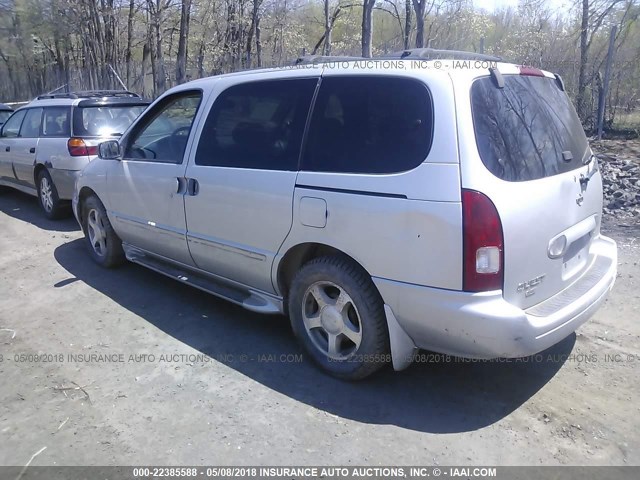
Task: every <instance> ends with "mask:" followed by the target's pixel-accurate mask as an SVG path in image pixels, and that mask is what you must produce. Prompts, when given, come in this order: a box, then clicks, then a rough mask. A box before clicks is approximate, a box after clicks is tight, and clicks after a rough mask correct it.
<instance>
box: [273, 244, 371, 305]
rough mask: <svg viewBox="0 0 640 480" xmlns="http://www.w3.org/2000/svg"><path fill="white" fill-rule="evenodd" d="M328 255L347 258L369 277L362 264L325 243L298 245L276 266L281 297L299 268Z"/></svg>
mask: <svg viewBox="0 0 640 480" xmlns="http://www.w3.org/2000/svg"><path fill="white" fill-rule="evenodd" d="M328 255H336V256H341V257H344V258H347V259H349V260H350V261H352V262H354V263H355V264H356V265H358V266H359V267H360V268H362V270H364V271H365V272H366V273H367V275H369V276H371V274H370V273H369V272H368V271H367V269H366V268H364V267H363V266H362V264H361V263H360V262H358V260H356V259H355V258H353V257H352V256H351V255H349V254H348V253H345V252H344V251H342V250H340V249H338V248H336V247H333V246H331V245H327V244H325V243H316V242H305V243H299V244H297V245H294V246H293V247H291V248H289V250H287V252H286V253H285V254H284V255H283V256H282V259H281V260H280V262H279V263H278V266H277V273H276V281H277V288H278V291H279V292H280V293H281V294H282V296H283V297H285V298H286V297H287V296H288V293H289V288H290V287H291V282H292V280H293V277H294V275H295V274H296V272H297V271H298V270H299V269H300V267H302V266H303V265H304V264H305V263H307V262H308V261H310V260H313V259H314V258H318V257H324V256H328ZM378 293H380V292H378Z"/></svg>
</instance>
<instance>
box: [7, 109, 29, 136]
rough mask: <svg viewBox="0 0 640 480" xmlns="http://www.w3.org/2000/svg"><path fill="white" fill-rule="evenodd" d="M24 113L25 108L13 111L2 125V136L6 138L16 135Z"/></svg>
mask: <svg viewBox="0 0 640 480" xmlns="http://www.w3.org/2000/svg"><path fill="white" fill-rule="evenodd" d="M26 113H27V111H26V110H18V111H17V112H16V113H14V114H13V115H12V116H11V118H9V120H7V123H5V124H4V126H3V127H2V136H3V137H6V138H15V137H17V136H18V133H19V132H20V125H22V120H24V116H25V115H26Z"/></svg>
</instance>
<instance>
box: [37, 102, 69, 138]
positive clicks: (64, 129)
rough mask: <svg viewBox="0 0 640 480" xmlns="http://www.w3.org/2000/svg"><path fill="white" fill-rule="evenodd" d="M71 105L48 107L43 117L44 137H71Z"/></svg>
mask: <svg viewBox="0 0 640 480" xmlns="http://www.w3.org/2000/svg"><path fill="white" fill-rule="evenodd" d="M70 113H71V109H70V108H69V107H46V108H45V109H44V117H43V119H42V136H43V137H70V136H71V122H70V121H69V115H70Z"/></svg>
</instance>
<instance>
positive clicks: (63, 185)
mask: <svg viewBox="0 0 640 480" xmlns="http://www.w3.org/2000/svg"><path fill="white" fill-rule="evenodd" d="M80 172H81V170H63V169H61V168H49V173H50V175H51V180H53V183H54V184H55V186H56V190H58V197H59V198H60V199H61V200H71V198H72V197H73V189H74V187H75V184H76V178H78V176H79V175H80Z"/></svg>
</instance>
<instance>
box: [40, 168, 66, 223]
mask: <svg viewBox="0 0 640 480" xmlns="http://www.w3.org/2000/svg"><path fill="white" fill-rule="evenodd" d="M38 202H39V203H40V208H41V209H42V211H43V213H44V216H45V217H47V218H48V219H49V220H58V219H60V218H63V217H65V216H68V214H69V207H68V205H67V204H65V203H64V202H63V201H62V200H60V197H59V196H58V189H57V188H56V186H55V184H54V183H53V180H51V175H49V172H48V171H47V170H46V169H43V170H40V173H38Z"/></svg>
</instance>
